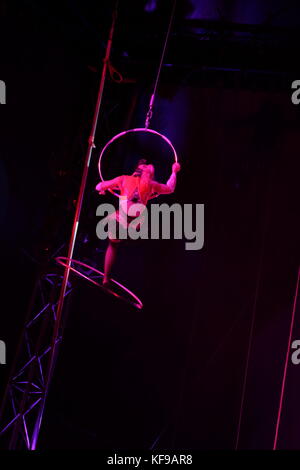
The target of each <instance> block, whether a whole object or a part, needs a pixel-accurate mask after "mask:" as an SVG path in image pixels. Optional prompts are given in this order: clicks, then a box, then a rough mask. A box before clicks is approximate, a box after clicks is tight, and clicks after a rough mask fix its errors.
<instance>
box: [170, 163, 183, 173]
mask: <svg viewBox="0 0 300 470" xmlns="http://www.w3.org/2000/svg"><path fill="white" fill-rule="evenodd" d="M180 169H181V166H180V163H178V162H175V163H173V165H172V172H173V173H178V171H180Z"/></svg>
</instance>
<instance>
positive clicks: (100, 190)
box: [95, 181, 105, 194]
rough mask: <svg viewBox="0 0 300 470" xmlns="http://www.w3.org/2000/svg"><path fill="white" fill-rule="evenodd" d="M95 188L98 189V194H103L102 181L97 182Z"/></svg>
mask: <svg viewBox="0 0 300 470" xmlns="http://www.w3.org/2000/svg"><path fill="white" fill-rule="evenodd" d="M95 189H96V191H98V193H99V194H105V189H103V185H102V181H101V182H100V183H98V184H97V186H96V188H95Z"/></svg>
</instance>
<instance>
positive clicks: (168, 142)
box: [98, 127, 178, 197]
mask: <svg viewBox="0 0 300 470" xmlns="http://www.w3.org/2000/svg"><path fill="white" fill-rule="evenodd" d="M133 132H149V133H150V134H154V135H158V136H159V137H161V138H162V139H163V140H164V141H165V142H167V144H168V145H169V146H170V147H171V149H172V152H173V155H174V161H175V162H178V156H177V153H176V150H175V148H174V146H173V144H172V142H171V141H170V139H168V137H166V136H165V135H163V134H161V133H160V132H157V131H154V130H153V129H148V128H147V127H137V128H135V129H129V130H127V131H123V132H120V133H119V134H117V135H115V136H114V137H112V138H111V139H110V140H109V141H108V142H107V144H106V145H105V146H104V147H103V149H102V151H101V153H100V156H99V162H98V169H99V175H100V179H101V181H105V180H104V178H103V175H102V172H101V162H102V157H103V154H104V153H105V151H106V150H107V148H108V147H109V146H110V145H111V144H112V143H113V142H114V141H115V140H117V139H119V138H120V137H123V136H124V135H126V134H130V133H133ZM110 192H111V193H112V194H114V195H115V196H117V197H120V195H119V194H118V193H116V192H115V191H113V190H110Z"/></svg>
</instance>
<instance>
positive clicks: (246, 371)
mask: <svg viewBox="0 0 300 470" xmlns="http://www.w3.org/2000/svg"><path fill="white" fill-rule="evenodd" d="M266 203H267V204H268V195H267V197H266ZM267 225H268V217H266V218H265V224H264V227H263V230H262V241H261V249H260V258H259V265H258V270H257V279H256V286H255V294H254V302H253V308H252V317H251V326H250V333H249V341H248V348H247V357H246V365H245V373H244V378H243V387H242V396H241V404H240V412H239V420H238V425H237V434H236V441H235V450H237V449H238V446H239V441H240V434H241V424H242V417H243V412H244V403H245V395H246V387H247V380H248V370H249V362H250V355H251V349H252V343H253V333H254V325H255V320H256V313H257V302H258V295H259V289H260V282H261V270H262V262H263V257H264V247H265V236H266V231H267Z"/></svg>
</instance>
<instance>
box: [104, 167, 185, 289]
mask: <svg viewBox="0 0 300 470" xmlns="http://www.w3.org/2000/svg"><path fill="white" fill-rule="evenodd" d="M178 171H180V164H179V163H178V162H175V163H173V165H172V174H171V176H170V178H169V179H168V181H167V183H166V184H162V183H158V182H157V181H155V180H154V166H153V165H151V164H147V161H146V160H144V159H142V160H139V161H138V164H137V165H136V168H135V170H134V172H133V174H132V175H121V176H118V177H116V178H114V179H112V180H109V181H101V182H100V183H98V184H97V186H96V191H98V192H99V194H101V195H103V194H105V192H106V191H107V190H110V191H111V190H117V191H120V204H119V209H117V210H116V211H114V212H113V213H112V214H110V215H109V216H108V217H109V218H110V219H112V220H114V221H115V224H116V225H118V226H119V228H121V229H123V230H127V229H128V226H129V224H130V223H132V221H133V220H134V219H136V217H137V215H138V214H136V215H135V216H132V215H128V212H129V209H130V207H131V206H132V205H134V204H139V205H142V206H141V207H146V205H147V203H148V201H149V200H150V199H152V198H153V197H155V196H158V195H160V194H171V193H173V192H174V191H175V188H176V182H177V176H176V175H177V173H178ZM139 223H140V224H141V223H143V222H142V221H141V219H140V218H139ZM116 233H118V231H115V232H114V233H112V232H109V233H108V246H107V249H106V253H105V260H104V276H103V281H102V284H103V287H105V288H109V286H110V279H111V277H110V276H111V271H112V268H113V266H114V263H115V261H116V257H117V251H118V246H119V245H120V243H122V242H123V241H124V240H123V239H121V238H120V237H118V236H117V235H116Z"/></svg>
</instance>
